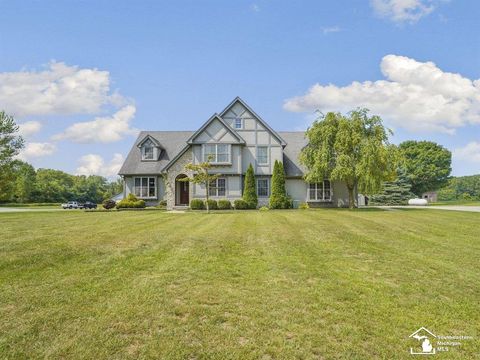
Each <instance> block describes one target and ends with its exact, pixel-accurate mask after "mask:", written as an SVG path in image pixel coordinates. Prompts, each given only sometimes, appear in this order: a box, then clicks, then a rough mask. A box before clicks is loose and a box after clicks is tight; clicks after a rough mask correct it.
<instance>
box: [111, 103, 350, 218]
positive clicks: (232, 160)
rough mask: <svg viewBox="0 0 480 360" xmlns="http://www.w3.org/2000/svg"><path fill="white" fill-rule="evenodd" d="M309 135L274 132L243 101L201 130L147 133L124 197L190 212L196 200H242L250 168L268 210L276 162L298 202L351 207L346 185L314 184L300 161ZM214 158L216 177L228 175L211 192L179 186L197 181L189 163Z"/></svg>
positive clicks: (132, 158)
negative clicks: (307, 179)
mask: <svg viewBox="0 0 480 360" xmlns="http://www.w3.org/2000/svg"><path fill="white" fill-rule="evenodd" d="M304 135H305V133H304V132H303V131H298V132H283V131H279V132H277V131H275V130H273V129H272V128H271V127H270V126H269V125H268V124H267V123H266V122H265V121H264V120H262V118H260V116H258V115H257V114H256V113H255V112H254V111H253V110H252V109H251V108H250V107H249V106H248V105H247V104H246V103H245V102H244V101H243V100H242V99H240V98H239V97H237V98H235V99H234V100H233V101H232V102H231V103H230V104H229V105H228V106H227V107H226V108H225V109H224V110H223V111H222V112H221V113H219V114H214V115H213V116H212V117H211V118H210V119H208V120H207V121H206V122H205V123H204V124H203V125H202V126H201V127H200V128H199V129H198V130H197V131H142V132H140V134H139V136H138V138H137V140H136V142H135V144H134V146H133V147H132V149H131V150H130V153H129V154H128V156H127V158H126V160H125V163H124V164H123V166H122V168H121V169H120V171H119V174H120V175H121V176H122V177H123V178H124V180H125V185H124V194H123V195H124V196H127V195H128V194H129V193H133V194H134V195H136V196H137V197H138V198H141V199H144V200H145V201H146V202H147V204H150V205H154V204H157V203H158V202H159V201H160V200H163V199H165V200H166V201H167V208H168V209H173V208H175V207H186V206H188V205H189V203H190V200H191V199H194V198H200V199H204V198H205V195H206V193H205V192H206V191H209V195H210V197H212V198H213V199H229V200H232V201H233V200H235V199H239V198H241V197H242V192H243V181H244V177H245V172H246V170H247V167H248V166H249V165H250V164H252V165H253V168H254V172H255V178H256V187H257V195H258V199H259V206H261V205H267V204H268V200H269V196H270V180H271V176H272V171H273V164H274V163H275V160H279V161H282V162H283V165H284V168H285V175H286V189H287V193H288V195H290V196H291V197H292V199H293V201H294V206H296V205H298V204H299V203H300V202H308V203H309V204H310V205H311V206H330V207H344V206H348V192H347V189H346V186H345V185H344V184H343V183H340V182H333V181H329V180H328V179H325V180H324V181H323V182H321V183H313V184H308V183H306V182H305V181H304V180H303V175H304V172H305V169H304V168H303V167H302V165H301V164H300V162H299V160H298V157H299V155H300V151H301V150H302V148H303V147H304V146H305V145H306V144H307V140H306V139H305V136H304ZM209 157H210V158H211V159H212V160H211V162H212V164H213V165H214V167H213V168H212V169H211V172H212V173H214V172H215V173H220V174H221V175H222V176H221V177H220V178H218V179H217V180H216V183H215V184H212V186H211V187H210V188H209V189H205V186H201V185H198V184H193V183H189V182H188V181H179V180H180V179H182V178H185V177H187V176H191V175H192V174H190V173H189V172H188V171H185V165H186V164H188V163H199V162H202V161H204V160H205V161H206V160H207V159H208V158H209Z"/></svg>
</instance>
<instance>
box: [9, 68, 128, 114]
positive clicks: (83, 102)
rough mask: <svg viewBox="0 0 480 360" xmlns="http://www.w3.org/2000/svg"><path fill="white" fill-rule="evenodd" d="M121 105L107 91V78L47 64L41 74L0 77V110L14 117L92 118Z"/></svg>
mask: <svg viewBox="0 0 480 360" xmlns="http://www.w3.org/2000/svg"><path fill="white" fill-rule="evenodd" d="M122 103H124V99H123V97H122V96H120V95H118V94H116V93H112V92H111V91H110V74H109V72H108V71H100V70H98V69H81V68H79V67H78V66H68V65H66V64H65V63H63V62H54V61H52V62H50V63H49V64H48V66H47V68H46V69H45V70H43V71H19V72H4V73H0V108H1V109H4V110H5V111H7V112H8V113H10V114H13V115H14V116H17V117H23V116H28V115H72V114H85V113H87V114H94V113H97V112H99V111H100V109H101V108H102V106H104V105H108V104H114V105H120V104H122Z"/></svg>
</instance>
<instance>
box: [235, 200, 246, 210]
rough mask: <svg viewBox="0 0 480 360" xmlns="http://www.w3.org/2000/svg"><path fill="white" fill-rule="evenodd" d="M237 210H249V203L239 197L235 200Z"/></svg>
mask: <svg viewBox="0 0 480 360" xmlns="http://www.w3.org/2000/svg"><path fill="white" fill-rule="evenodd" d="M233 206H234V208H235V210H247V209H249V208H250V207H249V205H248V203H247V202H246V201H245V200H243V199H237V200H235V201H234V202H233Z"/></svg>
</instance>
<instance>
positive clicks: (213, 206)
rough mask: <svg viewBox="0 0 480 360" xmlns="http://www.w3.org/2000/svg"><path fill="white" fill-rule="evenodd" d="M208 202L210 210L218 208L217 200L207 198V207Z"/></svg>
mask: <svg viewBox="0 0 480 360" xmlns="http://www.w3.org/2000/svg"><path fill="white" fill-rule="evenodd" d="M207 202H208V210H217V209H218V205H217V201H216V200H212V199H208V200H205V208H206V207H207Z"/></svg>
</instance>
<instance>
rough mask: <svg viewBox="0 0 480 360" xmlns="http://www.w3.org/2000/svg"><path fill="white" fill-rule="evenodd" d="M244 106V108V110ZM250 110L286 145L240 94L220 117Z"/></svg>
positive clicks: (240, 115) (241, 113) (242, 113)
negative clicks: (229, 113)
mask: <svg viewBox="0 0 480 360" xmlns="http://www.w3.org/2000/svg"><path fill="white" fill-rule="evenodd" d="M238 104H240V105H241V107H238ZM242 108H244V109H243V110H242ZM247 111H248V112H249V113H250V114H251V115H252V116H253V117H255V119H257V120H258V122H259V123H260V124H261V126H263V127H264V128H265V129H266V130H267V131H269V132H270V134H272V135H273V136H274V137H275V138H276V139H277V140H278V141H279V142H280V144H281V145H282V146H286V145H287V143H286V141H285V140H284V139H282V137H281V136H280V135H279V134H278V133H277V132H276V131H275V130H273V129H272V128H271V127H270V126H269V125H268V124H267V123H266V122H265V121H264V120H263V119H262V118H261V117H260V116H259V115H258V114H257V113H256V112H255V111H253V109H252V108H251V107H250V106H248V104H247V103H246V102H245V101H243V100H242V99H241V98H240V97H239V96H237V97H236V98H235V99H233V101H232V102H231V103H230V104H228V105H227V107H226V108H225V109H223V111H222V112H221V113H220V115H219V116H220V117H221V118H223V117H224V116H225V115H227V113H228V112H232V113H233V114H234V115H235V116H238V117H242V116H243V115H244V113H245V112H247Z"/></svg>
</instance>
